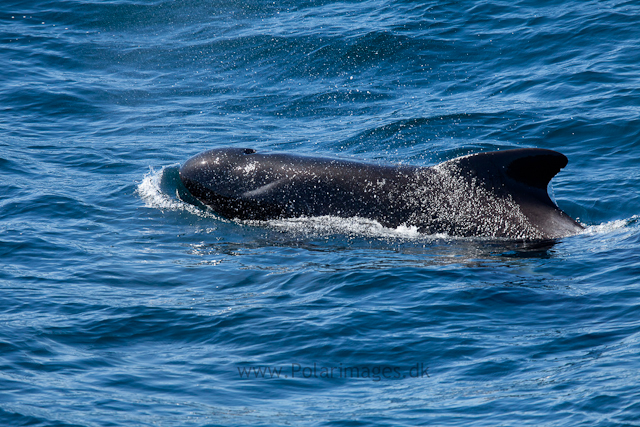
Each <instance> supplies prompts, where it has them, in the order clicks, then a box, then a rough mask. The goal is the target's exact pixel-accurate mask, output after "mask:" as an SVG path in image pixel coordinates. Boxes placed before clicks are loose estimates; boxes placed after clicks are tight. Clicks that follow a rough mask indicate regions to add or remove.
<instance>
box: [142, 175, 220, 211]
mask: <svg viewBox="0 0 640 427" xmlns="http://www.w3.org/2000/svg"><path fill="white" fill-rule="evenodd" d="M176 172H177V167H176V166H166V167H163V168H162V169H160V170H159V171H156V170H154V169H153V168H150V172H149V173H148V174H146V175H145V176H144V179H143V180H142V182H141V183H140V184H139V185H138V188H137V190H136V191H137V193H138V195H139V196H140V197H141V198H142V200H143V201H144V204H145V206H146V207H148V208H155V209H160V210H163V211H165V210H167V211H187V212H190V213H192V214H194V215H198V216H203V217H215V215H213V214H211V213H210V212H207V211H206V210H204V209H200V208H198V207H197V206H194V205H192V204H189V203H186V202H184V201H182V200H181V199H180V196H179V195H178V190H177V187H176V185H175V184H173V185H172V184H171V181H172V180H173V177H172V176H171V175H175V174H176ZM167 181H168V182H167ZM167 184H168V185H167ZM169 192H173V193H174V194H170V193H169Z"/></svg>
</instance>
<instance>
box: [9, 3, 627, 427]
mask: <svg viewBox="0 0 640 427" xmlns="http://www.w3.org/2000/svg"><path fill="white" fill-rule="evenodd" d="M638 46H640V4H639V3H638V2H635V1H616V0H611V1H582V0H580V1H577V0H575V1H571V0H561V1H557V2H543V1H536V0H515V1H502V0H488V1H483V2H477V1H465V0H463V1H421V2H418V1H407V0H368V1H330V0H318V1H315V0H299V1H293V0H289V1H287V0H285V1H263V0H246V1H235V0H225V1H216V0H214V1H204V0H176V1H173V0H155V1H143V0H113V1H95V0H94V1H89V0H59V1H47V0H30V1H17V0H5V1H3V2H2V6H1V7H0V63H1V64H2V72H0V178H1V180H2V184H3V185H2V190H0V257H1V258H0V259H1V261H0V266H1V269H0V425H6V426H24V425H30V426H31V425H33V426H132V425H136V426H214V425H230V426H237V425H252V426H255V425H304V426H324V425H348V426H359V425H394V426H397V425H487V426H496V425H536V426H539V425H547V426H560V425H562V426H564V425H567V426H576V425H589V426H592V425H602V426H609V425H640V424H639V421H638V420H640V221H639V219H640V216H639V215H640V198H639V196H638V194H639V192H640V173H639V170H640V49H638ZM226 146H231V147H251V148H256V149H261V150H269V151H278V152H280V151H281V152H293V153H302V154H307V155H322V156H334V157H341V158H347V159H361V160H364V161H371V162H389V163H403V164H413V165H422V166H430V165H435V164H437V163H439V162H441V161H444V160H448V159H451V158H454V157H456V156H459V155H463V154H467V153H473V152H480V151H488V150H496V149H507V148H515V147H539V148H547V149H553V150H557V151H560V152H562V153H563V154H565V155H566V156H567V157H568V158H569V164H568V166H567V167H566V168H565V169H563V170H562V171H561V172H560V173H559V174H558V175H557V176H556V178H554V180H553V181H552V183H553V188H552V189H551V190H552V194H553V197H554V200H555V201H556V202H557V203H558V205H559V206H560V207H561V208H562V209H563V210H565V211H566V212H567V213H568V214H569V215H571V216H573V217H577V218H579V221H580V222H581V223H583V224H584V225H585V226H586V230H585V232H584V233H582V234H580V235H577V236H572V237H567V238H563V239H559V240H558V241H555V242H553V243H552V244H548V245H534V244H522V243H516V242H500V241H497V242H496V241H488V240H486V239H461V238H453V237H451V236H447V235H423V234H420V233H418V232H417V230H415V229H412V228H406V227H405V228H402V227H401V228H398V229H389V228H384V227H382V226H381V225H380V224H378V223H376V222H375V221H370V220H366V219H362V218H343V219H341V218H333V217H322V218H301V219H292V220H279V221H269V222H242V221H230V220H226V219H223V218H220V217H218V216H216V215H215V213H213V212H210V211H206V210H203V209H201V208H198V207H196V206H194V205H191V204H189V203H186V202H185V201H184V197H181V196H180V191H181V188H180V183H179V180H178V175H177V173H178V168H179V165H180V164H182V163H183V162H184V161H186V160H187V159H188V158H189V157H191V156H193V155H195V154H197V153H199V152H201V151H204V150H206V149H210V148H217V147H226Z"/></svg>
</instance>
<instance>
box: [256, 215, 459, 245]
mask: <svg viewBox="0 0 640 427" xmlns="http://www.w3.org/2000/svg"><path fill="white" fill-rule="evenodd" d="M246 222H247V223H250V224H255V225H259V224H265V225H267V226H269V227H271V228H275V229H278V230H282V231H286V232H293V233H296V234H302V235H324V234H345V235H351V236H362V237H374V238H398V239H410V240H414V239H423V238H432V239H442V238H447V237H448V236H446V235H445V234H441V235H440V234H438V235H430V236H427V235H425V234H423V233H420V232H419V231H418V228H417V227H407V226H404V225H401V226H399V227H397V228H389V227H384V226H383V225H382V224H380V223H379V222H378V221H374V220H371V219H367V218H360V217H352V218H341V217H337V216H329V215H326V216H317V217H300V218H287V219H277V220H269V221H246Z"/></svg>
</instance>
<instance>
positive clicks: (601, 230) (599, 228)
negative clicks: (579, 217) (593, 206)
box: [582, 215, 640, 235]
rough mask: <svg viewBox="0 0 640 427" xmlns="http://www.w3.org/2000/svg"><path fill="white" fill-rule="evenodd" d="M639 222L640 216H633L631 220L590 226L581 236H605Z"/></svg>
mask: <svg viewBox="0 0 640 427" xmlns="http://www.w3.org/2000/svg"><path fill="white" fill-rule="evenodd" d="M638 220H640V216H638V215H634V216H632V217H631V218H627V219H618V220H615V221H609V222H605V223H603V224H598V225H592V226H589V227H586V228H585V230H584V231H583V232H582V234H590V235H593V234H605V233H611V232H615V231H618V230H621V229H624V228H627V227H628V226H629V225H631V224H633V223H636V222H638Z"/></svg>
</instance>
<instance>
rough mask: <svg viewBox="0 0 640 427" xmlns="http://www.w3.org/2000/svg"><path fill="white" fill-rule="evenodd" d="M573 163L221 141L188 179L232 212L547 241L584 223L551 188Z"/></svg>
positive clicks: (518, 153) (509, 155) (511, 155)
mask: <svg viewBox="0 0 640 427" xmlns="http://www.w3.org/2000/svg"><path fill="white" fill-rule="evenodd" d="M567 161H568V160H567V158H566V157H565V156H564V155H563V154H560V153H558V152H556V151H551V150H544V149H537V148H523V149H514V150H504V151H494V152H484V153H478V154H471V155H467V156H463V157H458V158H455V159H452V160H449V161H446V162H444V163H440V164H438V165H436V166H433V167H417V166H407V165H377V164H370V163H365V162H357V161H352V160H344V159H333V158H322V157H307V156H302V155H294V154H284V153H275V152H273V153H270V152H264V153H262V152H258V151H256V150H254V149H251V148H221V149H214V150H209V151H205V152H203V153H200V154H198V155H196V156H194V157H192V158H191V159H189V160H188V161H187V162H186V163H184V165H182V166H181V168H180V180H181V181H182V183H183V184H184V186H185V187H186V188H187V190H189V192H190V193H191V194H192V195H193V196H194V197H195V198H196V199H198V200H199V201H200V202H202V203H203V204H205V205H207V206H209V207H210V208H211V209H212V210H213V211H214V212H216V213H217V214H219V215H221V216H223V217H226V218H229V219H236V218H237V219H242V220H247V219H250V220H269V219H278V218H295V217H314V216H323V215H332V216H338V217H343V218H350V217H361V218H368V219H372V220H376V221H378V222H379V223H380V224H382V225H383V226H386V227H392V228H396V227H398V226H407V227H414V226H415V227H417V228H418V230H419V231H420V232H422V233H426V234H436V233H446V234H447V235H450V236H462V237H471V236H478V237H489V238H506V239H513V240H548V239H557V238H560V237H565V236H570V235H573V234H577V233H579V232H580V231H582V230H583V227H582V226H581V225H580V224H579V223H578V222H576V221H575V220H574V219H572V218H571V217H570V216H569V215H567V214H566V213H564V212H563V211H562V210H560V209H559V208H558V206H556V204H555V203H554V202H553V201H552V200H551V199H550V198H549V195H548V193H547V186H548V184H549V182H550V180H551V178H553V177H554V176H555V175H556V174H557V173H558V172H559V171H560V169H562V168H563V167H565V166H566V165H567Z"/></svg>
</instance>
